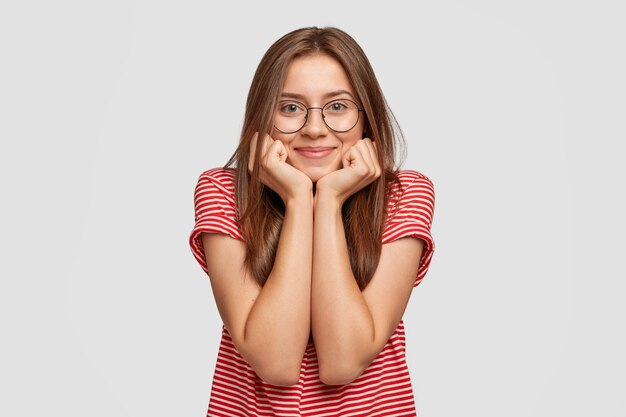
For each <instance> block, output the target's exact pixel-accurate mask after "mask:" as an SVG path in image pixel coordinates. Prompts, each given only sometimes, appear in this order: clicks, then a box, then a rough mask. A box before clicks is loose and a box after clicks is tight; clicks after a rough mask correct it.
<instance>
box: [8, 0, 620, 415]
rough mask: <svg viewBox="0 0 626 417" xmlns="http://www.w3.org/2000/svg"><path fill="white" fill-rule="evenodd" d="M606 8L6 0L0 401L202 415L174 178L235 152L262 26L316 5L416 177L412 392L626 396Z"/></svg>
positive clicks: (464, 401)
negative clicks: (422, 248) (350, 53)
mask: <svg viewBox="0 0 626 417" xmlns="http://www.w3.org/2000/svg"><path fill="white" fill-rule="evenodd" d="M406 4H408V2H406ZM625 16H626V14H625V13H624V7H622V6H621V5H620V2H618V1H614V2H609V1H595V2H591V1H587V2H582V1H545V0H544V1H517V2H512V1H509V2H502V1H474V2H465V1H460V0H459V1H450V0H445V1H438V2H428V3H427V2H416V3H414V4H412V5H411V6H410V7H409V6H407V5H405V3H402V4H400V2H387V3H386V4H385V5H384V6H383V5H382V3H366V2H363V1H342V2H326V1H315V2H304V3H303V2H299V3H294V2H278V1H263V2H256V3H254V5H253V4H252V3H251V4H243V3H234V2H233V3H231V4H230V5H229V6H224V5H219V6H218V5H216V3H211V2H208V1H176V2H174V1H170V2H165V1H119V0H118V1H106V2H105V1H98V2H96V1H92V2H86V1H57V2H44V1H39V2H36V1H30V2H29V1H20V2H18V1H13V2H3V3H2V6H0V48H1V49H0V60H1V65H0V72H1V76H0V137H1V140H2V142H1V150H0V182H1V183H0V185H1V188H0V192H1V196H2V204H1V210H2V215H1V216H0V226H1V229H0V230H1V233H0V236H1V240H2V241H1V244H2V246H1V252H0V253H1V256H2V261H1V262H0V268H1V269H0V274H1V279H2V281H1V283H2V284H1V288H0V313H1V314H0V320H1V327H0V331H1V337H2V342H1V344H0V349H1V355H0V383H1V386H0V389H1V395H0V396H1V398H2V399H1V400H0V414H1V415H3V416H11V417H18V416H35V415H49V416H64V417H79V416H80V417H82V416H91V417H99V416H102V417H104V416H107V417H109V416H116V417H117V416H133V417H134V416H150V417H157V416H163V417H170V416H189V417H192V416H195V417H198V416H203V415H205V413H206V407H207V403H208V398H209V391H210V383H211V380H212V374H213V369H214V366H215V359H216V354H217V346H218V342H219V336H220V326H221V322H220V319H219V316H218V314H217V309H216V307H215V303H214V300H213V296H212V293H211V288H210V284H209V281H208V279H207V277H206V276H205V275H204V274H203V272H202V270H201V269H200V267H199V266H198V265H197V264H196V262H195V260H194V259H193V257H192V255H191V251H190V249H189V246H188V241H187V239H188V235H189V232H190V231H191V228H192V226H193V189H194V186H195V183H196V180H197V178H198V176H199V175H200V173H201V172H202V171H203V170H205V169H208V168H211V167H215V166H220V165H223V164H224V163H225V162H226V160H227V158H228V157H229V156H230V154H231V153H232V151H234V149H235V146H236V143H237V140H238V134H239V129H240V127H241V121H242V118H243V110H244V102H245V96H246V93H247V90H248V88H249V85H250V81H251V79H252V75H253V72H254V70H255V68H256V65H257V64H258V62H259V60H260V58H261V56H262V54H263V53H264V52H265V50H266V49H267V48H268V47H269V46H270V45H271V43H273V42H274V41H275V40H276V39H278V37H280V36H281V35H283V34H284V33H286V32H288V31H290V30H292V29H295V28H298V27H301V26H309V25H318V26H325V25H335V26H338V27H340V28H342V29H344V30H346V31H347V32H348V33H350V34H351V35H353V37H354V38H355V39H356V40H357V41H358V42H359V43H360V44H361V45H362V47H363V48H364V50H365V51H366V53H367V54H368V56H369V58H370V60H371V62H372V64H373V66H374V69H375V71H376V73H377V75H378V77H379V81H380V83H381V84H382V87H383V89H384V91H385V94H386V97H387V99H388V101H389V103H390V105H391V107H392V109H393V110H394V112H395V114H396V116H397V118H398V120H399V122H400V125H401V126H402V128H403V129H404V132H405V134H406V137H407V145H408V158H407V160H406V163H405V164H404V167H405V168H412V169H417V170H419V171H421V172H423V173H424V174H426V175H427V176H429V177H430V178H431V179H432V180H433V182H434V184H435V189H436V195H437V202H436V209H435V217H434V223H433V226H432V233H433V236H434V238H435V244H436V251H435V255H434V258H433V261H432V264H431V267H430V270H429V273H428V275H427V277H426V279H425V280H424V281H423V283H422V284H421V285H420V286H419V287H417V288H416V289H415V290H414V292H413V296H412V298H411V301H410V304H409V306H408V309H407V311H406V313H405V323H406V326H407V333H408V336H407V337H408V340H407V345H408V354H407V360H408V362H409V366H410V369H411V375H412V380H413V386H414V391H415V397H416V404H417V408H418V414H419V415H420V416H423V417H459V416H480V417H502V416H507V417H521V416H524V417H527V416H540V417H553V416H568V417H583V416H585V417H586V416H602V417H609V416H615V417H617V416H620V417H623V416H626V376H625V375H626V359H625V355H624V352H626V337H625V336H626V334H625V333H626V326H625V323H624V317H626V307H625V306H624V294H625V291H626V284H625V279H626V274H625V268H624V266H623V263H622V262H621V261H619V257H620V256H621V255H623V252H624V235H625V232H626V228H625V222H624V219H623V213H624V212H626V207H625V203H624V188H625V187H624V179H625V177H626V175H625V171H624V168H623V164H624V150H623V146H622V147H621V148H620V147H619V145H623V144H624V142H625V140H626V134H625V129H624V115H625V114H626V100H625V97H626V83H625V81H624V74H626V63H625V54H624V50H625V47H624V39H626V30H625V29H624V26H625V25H624V20H625ZM618 149H621V150H619V151H618Z"/></svg>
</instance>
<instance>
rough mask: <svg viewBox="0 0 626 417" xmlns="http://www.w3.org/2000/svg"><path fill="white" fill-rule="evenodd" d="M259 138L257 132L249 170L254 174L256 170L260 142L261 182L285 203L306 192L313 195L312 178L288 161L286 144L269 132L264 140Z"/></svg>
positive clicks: (252, 146)
mask: <svg viewBox="0 0 626 417" xmlns="http://www.w3.org/2000/svg"><path fill="white" fill-rule="evenodd" d="M258 138H259V134H258V132H257V133H255V134H254V137H253V138H252V141H251V142H250V158H249V161H248V172H249V173H250V174H252V172H253V171H254V165H255V157H256V148H257V144H260V147H261V149H260V154H259V168H258V175H259V179H260V180H261V182H262V183H263V184H265V185H267V186H268V187H269V188H271V189H272V190H274V191H275V192H276V193H277V194H278V195H279V196H280V198H282V200H283V202H284V203H285V204H287V202H288V201H289V200H291V199H294V198H297V197H299V196H302V195H303V194H305V193H308V194H309V195H311V194H312V189H313V183H312V182H311V179H310V178H309V177H308V176H307V175H306V174H305V173H303V172H302V171H300V170H298V169H296V168H294V167H293V166H291V165H289V164H288V163H287V162H286V160H287V157H288V156H289V151H288V150H287V148H286V147H285V145H284V144H283V143H282V142H281V141H279V140H274V139H273V138H272V137H271V136H270V135H267V134H266V135H264V136H263V139H262V141H259V140H258Z"/></svg>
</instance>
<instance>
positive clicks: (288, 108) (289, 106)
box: [278, 101, 306, 116]
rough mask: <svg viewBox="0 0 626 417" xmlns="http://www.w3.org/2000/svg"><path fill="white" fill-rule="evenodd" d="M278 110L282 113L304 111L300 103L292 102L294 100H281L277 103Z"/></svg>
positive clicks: (288, 113)
mask: <svg viewBox="0 0 626 417" xmlns="http://www.w3.org/2000/svg"><path fill="white" fill-rule="evenodd" d="M278 110H279V111H280V112H281V113H282V114H286V115H290V116H293V115H299V114H303V113H305V112H306V110H305V108H304V106H302V104H300V103H297V102H294V101H281V102H280V103H279V105H278Z"/></svg>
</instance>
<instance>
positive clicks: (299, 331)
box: [203, 138, 313, 386]
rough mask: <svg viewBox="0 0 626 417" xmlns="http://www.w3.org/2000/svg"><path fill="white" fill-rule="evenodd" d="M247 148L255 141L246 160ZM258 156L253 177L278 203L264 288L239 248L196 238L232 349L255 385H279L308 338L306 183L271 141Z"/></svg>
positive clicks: (293, 372)
mask: <svg viewBox="0 0 626 417" xmlns="http://www.w3.org/2000/svg"><path fill="white" fill-rule="evenodd" d="M255 145H256V138H255V139H254V140H253V142H252V146H251V149H252V151H251V155H255ZM259 153H260V156H261V158H260V160H259V171H258V173H257V172H255V173H253V175H257V174H258V175H259V176H260V178H261V181H262V182H263V183H265V184H266V185H268V186H270V187H271V188H272V189H273V190H275V191H276V192H277V193H278V194H279V195H280V196H281V198H282V199H283V201H284V203H285V216H284V219H283V225H282V229H281V232H280V236H279V241H278V247H277V252H276V257H275V261H274V265H273V267H272V270H271V272H270V274H269V276H268V278H267V281H266V282H265V284H264V286H263V287H262V288H261V287H260V286H259V285H258V283H257V282H256V281H255V280H254V279H253V278H252V276H251V274H250V272H249V271H247V270H246V269H245V266H244V259H245V256H246V248H245V245H244V244H243V243H242V242H240V241H237V240H235V239H232V238H230V237H228V236H223V235H215V234H204V235H203V242H204V247H205V255H206V260H207V270H208V273H209V276H210V277H211V285H212V288H213V293H214V295H215V299H216V304H217V306H218V310H219V312H220V316H221V317H222V320H223V321H224V325H225V327H226V328H227V329H228V331H229V333H230V334H231V337H232V338H233V342H234V344H235V346H236V348H237V350H238V351H239V353H240V354H241V356H242V357H243V358H244V359H245V360H246V361H247V362H248V363H249V364H250V366H251V367H252V369H253V370H254V371H255V372H256V373H257V375H259V376H260V377H261V378H262V379H263V380H265V381H266V382H268V383H271V384H274V385H285V386H286V385H293V384H295V383H296V382H297V380H298V378H299V376H300V366H301V361H302V358H303V355H304V351H305V349H306V345H307V343H308V340H309V334H310V288H311V262H312V233H313V232H312V229H313V196H312V184H311V181H310V179H309V178H308V177H307V176H306V175H304V174H303V173H301V172H300V171H297V170H296V169H295V168H293V167H291V166H289V165H288V164H286V163H285V159H286V150H285V149H284V147H283V146H282V143H280V142H279V141H273V140H271V138H268V139H266V140H264V141H263V142H262V144H261V150H260V151H259ZM249 169H250V170H251V171H252V169H253V160H252V159H251V162H250V165H249ZM215 254H219V256H214V255H215Z"/></svg>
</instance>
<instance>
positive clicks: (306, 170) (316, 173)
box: [301, 168, 334, 182]
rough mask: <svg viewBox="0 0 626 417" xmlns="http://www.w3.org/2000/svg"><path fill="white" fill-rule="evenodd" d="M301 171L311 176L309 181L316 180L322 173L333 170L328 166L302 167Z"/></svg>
mask: <svg viewBox="0 0 626 417" xmlns="http://www.w3.org/2000/svg"><path fill="white" fill-rule="evenodd" d="M301 171H302V172H304V173H305V174H306V175H307V176H308V177H309V178H311V181H313V182H317V180H319V179H320V178H322V177H323V176H324V175H326V174H329V173H331V172H332V171H334V170H332V169H328V168H303V169H301Z"/></svg>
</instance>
